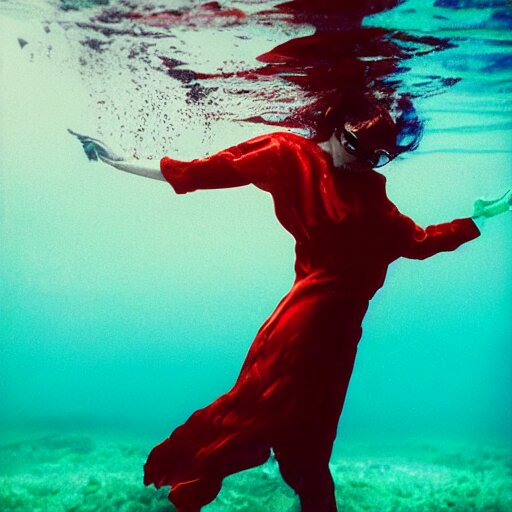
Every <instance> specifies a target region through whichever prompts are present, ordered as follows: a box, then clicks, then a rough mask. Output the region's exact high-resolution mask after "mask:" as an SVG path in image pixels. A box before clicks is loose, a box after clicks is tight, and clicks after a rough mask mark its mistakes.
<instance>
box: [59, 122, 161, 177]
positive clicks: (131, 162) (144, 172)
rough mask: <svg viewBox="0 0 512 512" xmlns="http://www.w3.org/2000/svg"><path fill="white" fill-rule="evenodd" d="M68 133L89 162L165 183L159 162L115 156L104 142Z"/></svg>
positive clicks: (70, 131)
mask: <svg viewBox="0 0 512 512" xmlns="http://www.w3.org/2000/svg"><path fill="white" fill-rule="evenodd" d="M68 132H69V133H70V134H71V135H74V136H75V137H76V138H77V139H78V140H79V141H80V143H81V144H82V147H83V149H84V151H85V154H86V155H87V158H88V159H89V160H101V161H102V162H104V163H106V164H108V165H110V166H111V167H115V168H116V169H119V170H120V171H125V172H129V173H131V174H136V175H138V176H144V177H146V178H151V179H154V180H161V181H165V178H164V176H163V175H162V173H161V172H160V162H159V161H158V160H138V159H128V158H125V157H124V156H122V155H119V154H117V153H116V152H115V151H114V150H112V149H111V148H109V147H108V146H107V145H106V144H105V143H104V142H102V141H100V140H98V139H94V138H93V137H89V136H88V135H81V134H80V133H76V132H74V131H73V130H70V129H68Z"/></svg>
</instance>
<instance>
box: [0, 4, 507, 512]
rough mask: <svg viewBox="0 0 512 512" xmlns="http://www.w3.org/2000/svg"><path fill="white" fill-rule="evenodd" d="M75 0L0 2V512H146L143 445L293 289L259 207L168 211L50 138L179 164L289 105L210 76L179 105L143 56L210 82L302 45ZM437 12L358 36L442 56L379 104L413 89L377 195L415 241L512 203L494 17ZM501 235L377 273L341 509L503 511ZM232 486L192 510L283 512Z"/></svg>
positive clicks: (289, 247) (147, 186) (252, 201)
mask: <svg viewBox="0 0 512 512" xmlns="http://www.w3.org/2000/svg"><path fill="white" fill-rule="evenodd" d="M95 3H96V4H102V3H103V2H82V3H81V5H83V6H85V9H77V10H69V9H62V7H63V6H66V7H69V6H70V5H72V2H71V1H70V2H57V1H53V2H29V1H23V2H14V1H10V0H7V1H6V0H4V1H2V2H0V26H1V30H0V32H1V35H0V48H1V51H0V52H1V53H0V58H1V61H0V62H1V68H0V76H1V80H2V88H1V90H0V110H1V112H2V117H1V119H0V166H1V175H0V176H1V182H0V186H1V190H0V214H1V217H0V238H1V240H2V242H1V249H0V276H1V282H2V286H1V291H0V311H1V318H0V326H1V345H0V347H1V353H2V357H1V359H0V376H1V380H0V383H1V384H0V386H1V387H0V419H1V431H0V444H1V445H2V447H1V449H2V451H3V457H2V463H1V464H0V470H2V476H1V478H2V482H3V485H2V487H3V489H4V490H2V494H0V500H3V502H2V506H1V507H0V508H2V507H3V508H2V510H9V511H11V510H35V506H36V505H35V503H36V504H38V505H37V506H40V507H42V508H41V510H51V511H54V510H55V511H57V510H89V509H88V508H87V507H88V506H90V507H91V508H96V509H98V506H99V505H98V503H103V505H102V506H103V508H100V510H105V511H106V510H168V509H169V507H170V505H168V503H167V501H166V499H165V493H164V494H162V493H161V492H160V493H157V492H156V491H154V489H143V486H142V483H141V482H142V471H141V465H142V463H143V461H144V459H145V455H146V453H147V450H149V449H150V448H151V446H153V445H154V444H155V443H156V442H159V441H160V440H161V439H162V438H164V437H166V436H167V435H168V434H169V432H170V431H171V430H172V429H174V428H175V427H176V426H177V425H178V424H180V423H181V422H183V421H184V420H185V419H186V418H187V417H188V416H189V415H190V414H191V413H192V412H193V411H194V410H196V409H197V408H199V407H202V406H204V405H206V404H208V403H209V402H210V401H211V400H213V399H215V398H216V397H217V396H218V395H220V394H221V393H223V392H224V391H226V390H227V389H228V388H229V387H231V385H232V383H233V381H234V379H235V378H236V376H237V374H238V371H239V368H240V365H241V363H242V361H243V359H244V356H245V353H246V351H247V349H248V347H249V345H250V343H251V341H252V339H253V337H254V335H255V333H256V331H257V329H258V328H259V326H260V325H261V323H262V322H263V321H264V320H265V318H266V317H267V316H268V315H269V314H270V313H271V312H272V310H273V308H274V307H275V305H276V304H277V302H278V301H279V299H280V298H281V297H282V296H283V295H284V294H285V293H286V292H287V291H288V289H289V287H290V285H291V283H292V280H293V241H292V239H291V238H290V236H289V235H288V234H287V233H286V232H284V231H283V230H282V228H281V227H280V226H279V225H278V223H277V221H276V220H275V217H274V214H273V208H272V204H271V200H270V197H267V196H266V195H265V194H264V193H262V192H261V191H258V190H256V189H255V188H251V187H245V188H240V189H232V190H222V191H208V192H207V191H203V192H197V193H195V194H190V195H186V196H183V197H182V196H180V197H178V196H175V195H174V194H173V192H172V190H171V188H170V187H169V186H167V185H165V184H162V183H160V182H153V181H151V180H144V179H142V178H138V177H135V176H129V175H126V174H123V173H119V172H117V171H115V170H111V169H109V168H106V167H105V166H102V165H100V164H96V163H91V162H88V161H87V160H86V159H85V157H84V155H83V153H82V152H81V151H80V147H79V146H78V145H77V143H76V141H74V140H72V139H71V138H70V136H69V135H68V134H67V132H66V128H68V127H71V128H73V129H76V130H77V131H82V132H85V133H91V134H92V135H95V136H98V137H100V138H104V139H105V140H107V141H108V142H112V143H113V144H114V145H117V146H118V147H119V148H120V149H122V150H123V151H125V152H128V153H134V152H135V153H136V154H137V155H138V156H140V157H150V156H152V157H154V158H159V157H160V156H162V155H164V154H169V155H172V156H175V157H176V158H183V159H186V158H193V157H197V156H202V155H204V154H206V153H211V152H214V151H216V150H218V149H221V148H223V147H226V146H228V145H231V144H234V143H237V142H240V141H241V140H244V139H247V138H249V137H251V136H253V135H256V134H260V133H265V132H268V131H269V130H271V129H272V128H271V127H269V126H268V125H265V124H261V123H260V124H258V123H248V122H243V121H242V120H241V119H244V118H248V117H250V116H254V115H257V114H261V112H262V111H263V110H265V112H267V114H268V116H269V118H272V119H274V118H278V117H279V116H280V115H282V114H283V109H285V108H290V105H291V103H290V101H288V102H286V101H284V100H285V99H286V98H293V101H292V103H293V105H299V106H300V105H301V104H305V103H307V101H308V98H307V96H305V95H303V94H302V92H301V91H300V90H298V89H297V88H295V86H294V85H293V84H292V83H290V82H284V81H279V80H277V81H275V82H272V81H269V82H268V83H265V84H261V83H259V81H255V82H254V81H253V82H252V83H248V82H244V81H242V79H241V78H236V77H231V78H229V77H224V78H223V77H216V78H210V79H208V80H206V79H205V80H203V81H201V80H198V81H196V82H193V81H192V82H190V83H192V84H193V83H196V84H199V86H198V87H197V88H196V89H191V87H190V83H188V84H187V83H186V82H184V81H183V80H180V79H178V78H176V76H174V77H173V76H169V75H168V74H166V73H164V72H162V71H161V69H160V68H161V61H160V60H158V58H157V56H158V52H159V51H163V50H162V49H165V51H167V52H170V53H171V54H172V55H174V56H175V57H176V59H178V60H179V61H181V62H184V63H186V64H183V65H181V67H180V69H183V70H185V71H186V70H188V69H193V70H194V71H196V72H200V73H203V74H214V73H215V72H216V71H217V70H218V69H219V68H221V69H222V70H223V71H224V72H225V73H227V72H228V71H233V70H239V69H248V68H250V67H251V65H252V64H251V63H252V62H253V61H254V60H255V59H256V57H257V56H258V55H261V54H263V53H264V52H267V51H269V50H271V49H272V48H274V47H275V46H276V45H278V44H281V43H283V42H285V41H287V40H289V39H290V38H292V37H298V36H301V35H307V34H311V33H312V28H311V27H310V26H308V25H307V24H299V25H292V24H290V25H283V26H280V25H275V24H274V25H271V26H267V25H265V24H263V23H261V17H260V18H258V19H257V20H256V21H249V22H248V23H247V24H245V25H243V26H241V25H240V24H238V23H219V22H218V21H214V20H213V21H212V20H210V19H209V18H207V19H206V21H204V23H203V24H200V23H199V25H197V24H195V25H194V24H191V23H185V22H183V23H181V24H179V25H178V26H173V27H171V28H169V27H166V28H162V27H153V28H151V30H149V29H148V28H147V26H146V27H145V28H143V29H142V28H140V26H137V25H135V26H134V25H133V24H131V25H130V24H129V23H131V22H127V21H126V20H121V21H119V23H117V24H115V25H111V24H110V25H109V24H108V23H106V22H105V23H104V24H103V25H102V23H103V22H102V21H101V20H100V21H97V18H96V20H93V18H94V17H95V16H96V17H97V16H98V15H99V14H100V13H101V12H102V10H103V9H105V7H104V6H102V5H97V6H94V5H93V4H95ZM170 3H171V2H170ZM454 3H455V2H444V3H443V2H436V4H437V5H436V6H434V5H433V2H423V1H422V2H420V1H413V0H409V1H407V2H405V3H404V4H402V5H400V6H398V7H396V8H395V9H394V10H390V11H386V12H383V13H380V14H375V15H374V16H370V17H367V18H365V20H364V22H363V25H364V26H365V27H373V26H378V27H383V28H386V29H388V30H392V31H394V30H399V31H402V32H405V33H409V34H413V35H415V36H418V37H420V36H431V35H435V36H436V37H442V38H447V39H449V40H450V41H451V42H452V43H453V45H452V47H450V48H447V49H445V50H443V51H439V52H430V53H427V54H425V55H421V54H415V55H414V56H412V57H411V58H410V59H408V60H407V61H404V63H403V66H404V67H406V68H407V70H406V71H404V73H401V74H400V80H401V84H400V86H399V87H400V90H415V91H417V92H418V98H417V99H416V100H415V104H416V107H417V109H418V111H419V114H420V116H421V117H422V118H423V119H425V122H426V124H425V134H424V138H423V140H422V143H421V145H420V147H419V149H418V150H417V151H416V152H415V153H411V154H410V155H407V156H404V157H403V158H401V159H399V160H397V161H396V162H394V163H393V164H392V165H390V166H389V168H388V167H386V168H385V170H384V174H385V175H386V176H387V178H388V193H389V196H390V198H391V199H392V200H393V201H394V202H395V203H396V204H397V206H398V207H399V209H400V210H401V211H403V212H404V213H406V214H407V215H409V216H410V217H412V218H414V219H415V220H416V221H417V222H418V223H419V224H421V225H425V226H426V225H428V224H432V223H437V222H442V221H445V220H451V219H452V218H456V217H464V216H468V215H470V214H471V212H472V202H473V200H474V199H475V198H477V197H480V196H484V197H488V198H493V197H497V196H499V195H501V194H502V193H503V192H504V191H505V190H507V189H508V188H510V186H511V184H512V137H511V130H512V103H511V99H510V98H511V95H510V93H511V86H510V84H511V83H512V82H511V78H512V76H511V74H512V72H511V67H512V66H511V59H512V57H511V52H510V48H511V42H512V41H511V36H510V35H511V32H510V17H511V16H512V14H511V11H510V6H509V5H507V3H506V2H466V3H463V5H462V7H461V6H460V5H459V8H457V9H455V8H452V7H453V4H454ZM75 4H76V3H75ZM75 4H73V5H75ZM182 4H184V3H182ZM182 4H178V2H176V6H177V7H179V6H182ZM261 4H263V3H262V2H260V3H258V2H245V3H244V2H238V3H232V4H230V5H233V6H235V7H236V8H239V9H243V10H244V12H246V13H249V14H250V13H256V12H257V11H258V10H259V9H260V8H261ZM112 5H114V6H115V5H117V4H116V3H112V2H111V6H112ZM119 5H125V4H122V3H120V4H119ZM194 5H197V6H200V4H199V3H196V2H194ZM264 5H265V6H271V5H273V4H272V2H265V3H264ZM173 6H174V3H173ZM91 20H92V21H91ZM250 20H252V18H250ZM182 21H183V20H182ZM98 26H101V27H103V29H104V28H105V27H110V28H112V27H114V28H116V30H117V32H115V33H113V34H109V35H105V31H104V32H98ZM134 27H135V28H134ZM128 28H130V30H131V32H130V31H129V30H128ZM144 31H146V32H144ZM19 38H21V39H22V40H23V41H25V42H26V43H27V44H23V43H20V41H19V40H18V39H19ZM94 41H96V43H95V42H94ZM100 43H101V44H100ZM159 66H160V68H159ZM159 69H160V71H159ZM434 76H435V77H437V78H435V79H434V78H432V77H434ZM449 78H456V79H457V80H456V81H455V80H454V81H453V82H454V83H453V85H451V86H447V85H446V83H447V82H446V81H445V82H442V79H449ZM455 82H456V83H455ZM258 87H259V90H258ZM262 87H264V89H265V91H266V92H268V94H264V95H261V94H260V92H261V88H262ZM241 88H244V90H245V89H249V93H248V94H247V95H240V94H237V91H239V90H240V89H241ZM251 88H253V89H254V91H251ZM204 89H211V91H209V92H208V94H206V95H205V96H204V97H201V95H199V98H196V97H194V96H193V94H195V93H197V91H199V92H201V93H204ZM191 91H192V92H191ZM194 91H195V92H194ZM255 91H256V93H254V94H251V93H252V92H255ZM511 225H512V215H510V214H504V215H501V216H499V217H496V218H492V219H488V220H487V221H486V222H485V225H484V226H483V228H482V236H481V237H480V238H478V239H477V240H475V241H473V242H471V243H469V244H467V245H465V246H463V247H462V248H460V249H459V250H457V251H456V252H455V253H445V254H439V255H437V256H435V257H433V258H431V259H429V260H426V261H409V260H403V259H402V260H399V261H397V262H395V263H393V264H392V266H391V267H390V270H389V273H388V277H387V281H386V284H385V286H384V288H383V289H382V290H380V291H379V292H378V294H377V295H376V297H375V298H374V299H373V301H372V303H371V306H370V309H369V311H368V314H367V316H366V318H365V321H364V325H363V327H364V334H363V339H362V340H361V342H360V345H359V353H358V358H357V361H356V367H355V370H354V374H353V377H352V381H351V385H350V388H349V393H348V398H347V403H346V405H345V409H344V412H343V416H342V419H341V422H340V429H339V434H338V439H337V443H336V454H335V456H334V458H333V464H335V468H336V471H335V475H336V482H337V491H338V499H339V500H340V507H341V504H342V503H343V504H344V505H343V506H344V507H346V508H340V510H445V509H446V510H461V511H462V510H503V511H504V510H507V509H508V507H510V506H511V500H512V477H511V474H510V461H511V454H510V451H511V450H510V449H511V445H510V439H511V438H512V437H511V436H512V396H511V395H512V343H511V342H512V320H511V318H512V316H511V314H510V312H511V310H512V308H511V306H512V291H511V287H510V283H511V282H512V263H511V259H510V254H511V249H512V237H511V236H510V234H511V232H512V231H511ZM48 436H49V437H48ZM106 438H107V439H109V441H108V442H106V441H105V439H106ZM20 442H21V444H18V443H20ZM10 461H14V462H15V463H12V464H11V463H10ZM254 471H255V473H254ZM254 471H253V477H250V476H247V475H239V476H236V477H233V479H230V480H229V481H228V486H227V490H225V492H224V491H223V494H222V495H221V497H220V498H219V501H218V502H217V503H216V504H215V503H214V504H212V505H211V506H210V507H211V510H230V509H231V510H247V511H249V510H258V509H257V506H262V507H263V508H261V510H276V511H281V510H282V511H288V510H291V509H292V507H293V506H295V505H294V498H293V496H292V494H291V491H289V490H288V489H287V488H286V487H284V484H282V483H280V482H279V476H278V474H277V471H276V469H275V467H273V466H272V464H271V463H269V465H267V466H266V467H265V468H264V469H263V470H259V469H257V470H254ZM237 479H238V480H237ZM59 480H60V481H61V482H62V485H60V486H59V485H58V481H59ZM4 484H5V485H4ZM427 494H428V499H427V498H425V496H426V495H427ZM262 495H264V496H267V495H270V496H273V498H272V499H273V500H274V501H272V502H271V505H270V504H269V503H267V504H266V505H265V506H264V505H261V502H260V501H258V499H257V497H258V496H262ZM84 496H85V497H87V496H89V498H88V499H89V501H87V500H85V498H84ZM133 496H136V499H134V498H132V497H133ZM240 496H241V497H242V498H240ZM35 497H37V499H36V498H35ZM237 499H238V500H239V501H236V500H237ZM31 500H35V501H31ZM84 500H85V501H84ZM116 500H117V501H116ZM137 500H138V501H137ZM230 500H234V503H235V505H236V506H235V505H230V503H231V501H230ZM244 500H245V501H244ZM280 500H281V501H280ZM449 502H453V504H452V505H448V503H449ZM84 503H88V505H84ZM244 503H245V505H244ZM80 504H81V505H80ZM73 507H75V508H73ZM80 507H81V508H80ZM130 507H131V508H130ZM215 507H218V508H215ZM222 507H224V508H222ZM236 507H238V508H236ZM244 507H245V508H244ZM272 507H273V508H272ZM358 507H359V508H358Z"/></svg>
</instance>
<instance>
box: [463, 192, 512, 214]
mask: <svg viewBox="0 0 512 512" xmlns="http://www.w3.org/2000/svg"><path fill="white" fill-rule="evenodd" d="M473 208H474V211H473V218H477V217H494V216H495V215H498V214H500V213H503V212H507V211H509V210H512V188H511V189H510V190H508V191H507V192H505V194H503V195H502V196H501V197H500V198H498V199H494V200H486V199H477V200H476V201H475V202H474V203H473Z"/></svg>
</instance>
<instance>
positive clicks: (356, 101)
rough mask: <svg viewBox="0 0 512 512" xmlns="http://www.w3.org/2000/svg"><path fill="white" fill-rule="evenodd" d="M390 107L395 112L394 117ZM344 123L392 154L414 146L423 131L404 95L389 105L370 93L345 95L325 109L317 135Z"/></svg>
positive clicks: (368, 142) (369, 143)
mask: <svg viewBox="0 0 512 512" xmlns="http://www.w3.org/2000/svg"><path fill="white" fill-rule="evenodd" d="M390 110H393V111H395V112H396V114H395V116H394V117H393V116H392V115H391V114H390ZM346 125H348V127H349V128H350V129H351V131H353V132H357V134H358V138H359V139H360V140H361V141H362V142H363V144H365V145H366V146H368V147H373V148H377V147H378V148H381V149H386V150H388V151H390V152H391V153H392V154H394V155H398V154H400V153H403V152H405V151H413V150H414V149H416V148H417V147H418V144H419V141H420V139H421V136H422V133H423V122H422V121H421V120H420V119H419V117H418V115H417V112H416V109H415V108H414V106H413V104H412V102H411V101H410V99H409V98H407V97H405V96H403V97H400V98H398V99H397V100H396V102H395V105H393V108H392V109H389V108H386V107H385V106H384V104H383V102H378V101H377V100H376V99H375V98H373V96H372V97H369V96H367V95H361V96H351V97H345V98H344V99H343V100H342V101H340V102H339V103H338V104H336V105H333V106H331V107H329V108H328V109H327V111H326V113H325V118H324V126H323V128H322V130H321V131H319V135H320V133H321V135H322V136H323V137H324V139H325V138H327V137H330V136H331V135H332V133H333V132H335V131H337V130H341V129H342V128H343V127H345V126H346Z"/></svg>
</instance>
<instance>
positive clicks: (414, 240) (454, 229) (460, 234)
mask: <svg viewBox="0 0 512 512" xmlns="http://www.w3.org/2000/svg"><path fill="white" fill-rule="evenodd" d="M395 222H396V223H397V229H398V230H399V232H400V239H401V241H402V244H401V245H402V250H401V256H404V257H405V258H411V259H418V260H423V259H425V258H429V257H430V256H433V255H434V254H437V253H438V252H446V251H453V250H455V249H457V247H459V246H460V245H462V244H464V243H466V242H469V241H470V240H473V239H474V238H477V237H478V236H479V235H480V231H479V229H478V228H477V226H476V224H475V223H474V222H473V220H472V219H471V218H464V219H455V220H452V221H451V222H445V223H442V224H435V225H432V226H429V227H427V228H422V227H420V226H418V225H417V224H415V223H414V221H413V220H411V219H410V218H409V217H406V216H405V215H402V214H400V213H397V218H396V221H395Z"/></svg>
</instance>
